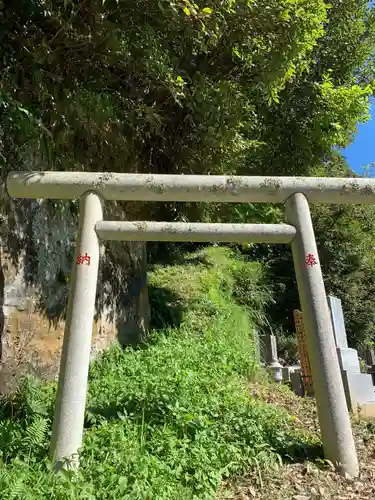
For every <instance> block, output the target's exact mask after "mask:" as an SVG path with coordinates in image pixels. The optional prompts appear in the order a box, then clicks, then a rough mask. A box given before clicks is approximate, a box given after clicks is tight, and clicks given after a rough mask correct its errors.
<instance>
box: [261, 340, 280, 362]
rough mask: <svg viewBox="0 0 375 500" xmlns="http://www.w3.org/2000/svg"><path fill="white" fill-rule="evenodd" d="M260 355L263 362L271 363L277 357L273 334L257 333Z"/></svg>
mask: <svg viewBox="0 0 375 500" xmlns="http://www.w3.org/2000/svg"><path fill="white" fill-rule="evenodd" d="M259 347H260V357H261V359H262V361H263V362H264V363H273V362H275V361H277V360H278V358H277V343H276V337H275V335H259Z"/></svg>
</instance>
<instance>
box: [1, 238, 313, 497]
mask: <svg viewBox="0 0 375 500" xmlns="http://www.w3.org/2000/svg"><path fill="white" fill-rule="evenodd" d="M262 274H263V270H262V268H261V266H260V265H259V264H257V263H251V262H246V261H244V260H243V259H241V258H240V257H239V256H238V255H236V254H234V253H233V252H232V251H230V250H229V249H227V248H222V247H209V248H206V249H205V250H201V251H198V252H196V253H193V254H188V255H180V262H179V263H176V264H172V265H168V266H155V268H154V269H153V271H152V272H151V273H150V290H151V294H152V304H153V310H154V323H155V324H159V325H160V326H163V328H161V329H154V330H153V331H152V333H151V336H150V339H149V341H148V343H147V344H145V345H143V346H142V347H140V348H138V349H133V348H127V349H125V350H122V349H121V348H120V347H118V346H115V347H113V348H112V349H111V350H110V351H108V352H106V353H105V354H103V355H102V356H101V357H100V358H99V359H97V360H96V361H95V362H93V363H92V365H91V368H90V382H89V395H88V409H87V413H86V430H85V437H84V447H83V451H82V466H81V468H80V470H79V472H77V473H64V474H63V475H60V476H57V477H56V476H55V475H54V474H53V472H52V471H51V469H50V465H49V463H48V459H47V452H48V442H49V438H50V428H51V417H52V411H53V401H54V397H55V384H51V383H43V382H41V381H39V382H38V381H36V380H33V379H31V378H27V379H25V381H24V384H23V386H22V387H21V388H20V390H19V391H18V392H17V393H16V394H14V395H13V396H11V397H9V398H8V399H4V400H2V402H1V406H0V417H1V422H0V447H1V461H2V465H1V466H0V489H1V495H2V496H1V498H2V499H3V500H11V499H12V500H13V499H22V500H42V499H48V500H53V499H56V500H65V499H78V498H79V499H97V500H106V499H113V500H120V499H129V500H130V499H131V500H146V499H150V500H151V499H155V500H156V499H157V500H175V499H177V498H178V499H186V500H192V499H194V498H195V499H210V498H215V497H216V494H217V492H218V489H219V487H220V484H221V482H222V481H223V480H224V479H225V478H227V477H234V476H236V475H238V474H241V473H243V472H244V471H247V470H249V469H253V468H264V467H267V468H272V467H274V466H275V465H276V464H278V463H279V462H280V461H282V460H283V459H284V458H285V457H288V460H290V459H291V457H294V458H301V457H304V456H306V455H307V454H308V453H311V452H317V453H318V454H319V453H320V447H319V442H318V441H317V438H316V437H315V435H313V434H310V433H309V432H306V433H302V432H301V431H300V430H298V428H296V427H295V422H294V420H293V418H292V416H291V415H289V414H288V413H287V412H286V411H284V410H280V409H276V408H275V407H273V406H271V405H269V404H267V403H264V402H260V401H258V400H256V399H254V398H252V396H251V395H250V392H249V390H248V383H249V380H256V379H258V380H259V379H261V378H262V377H264V375H262V373H261V371H260V368H259V366H258V364H257V362H256V359H255V351H254V341H253V314H258V313H259V310H261V307H262V301H266V300H267V291H266V289H265V288H264V285H263V284H262ZM245 295H246V296H247V297H249V298H250V301H251V300H253V304H251V302H250V301H249V300H248V301H247V304H243V302H244V301H243V300H242V301H241V296H242V297H244V296H245ZM251 297H253V299H251ZM239 302H242V305H240V304H239ZM255 303H258V306H257V308H256V309H255V308H253V307H254V304H255Z"/></svg>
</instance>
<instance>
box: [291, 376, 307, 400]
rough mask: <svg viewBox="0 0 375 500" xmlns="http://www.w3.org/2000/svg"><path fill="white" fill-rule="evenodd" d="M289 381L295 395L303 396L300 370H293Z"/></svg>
mask: <svg viewBox="0 0 375 500" xmlns="http://www.w3.org/2000/svg"><path fill="white" fill-rule="evenodd" d="M290 383H291V384H292V389H293V391H294V392H295V393H296V394H297V396H301V397H303V396H304V394H305V390H304V387H303V383H302V377H301V373H300V372H293V373H291V374H290Z"/></svg>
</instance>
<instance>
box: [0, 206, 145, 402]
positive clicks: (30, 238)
mask: <svg viewBox="0 0 375 500" xmlns="http://www.w3.org/2000/svg"><path fill="white" fill-rule="evenodd" d="M25 207H26V208H25ZM20 213H21V215H22V216H21V217H20ZM76 214H77V205H76V204H74V203H70V204H69V203H60V202H59V203H51V202H42V203H41V202H28V203H26V204H24V208H23V210H22V211H20V210H18V217H17V218H16V219H17V220H16V226H17V235H16V236H17V237H15V231H14V228H13V230H12V228H11V226H12V224H13V225H14V221H13V222H12V221H10V220H9V223H8V221H6V220H5V221H4V219H3V221H2V223H1V224H2V226H3V227H2V228H0V229H1V231H0V244H1V246H0V336H1V343H0V393H4V392H7V391H9V390H11V389H13V388H14V387H15V386H16V385H17V382H18V380H19V378H20V376H21V374H22V373H24V372H25V371H27V372H30V371H31V372H34V373H36V374H38V375H40V376H43V377H46V378H55V377H56V376H57V374H58V367H59V361H60V353H61V346H62V340H63V333H64V327H65V321H64V319H65V311H66V304H67V297H68V289H69V277H70V269H71V262H72V259H73V255H74V245H75V233H76ZM7 223H8V224H7ZM5 224H6V225H5ZM16 261H18V263H17V264H16ZM149 317H150V312H149V304H148V292H147V264H146V249H145V245H144V244H141V243H129V244H123V243H110V244H108V245H106V248H105V252H104V256H103V258H102V261H101V265H100V270H99V278H98V293H97V301H96V317H95V320H94V322H93V343H92V355H93V356H94V355H95V354H96V353H97V352H99V351H100V350H102V349H105V348H106V347H107V346H108V345H110V344H111V343H112V342H113V341H114V340H115V339H116V337H118V339H119V341H120V342H121V343H122V344H124V345H125V344H127V343H133V342H138V341H140V340H141V339H142V338H143V337H144V336H145V335H146V332H147V329H148V325H149Z"/></svg>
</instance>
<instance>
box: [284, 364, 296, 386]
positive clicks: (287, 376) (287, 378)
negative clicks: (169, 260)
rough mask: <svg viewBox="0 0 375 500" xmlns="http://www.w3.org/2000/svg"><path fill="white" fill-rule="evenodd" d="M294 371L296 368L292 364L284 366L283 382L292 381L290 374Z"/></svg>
mask: <svg viewBox="0 0 375 500" xmlns="http://www.w3.org/2000/svg"><path fill="white" fill-rule="evenodd" d="M292 373H294V369H293V368H292V367H291V366H283V370H282V374H283V382H290V376H291V374H292Z"/></svg>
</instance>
